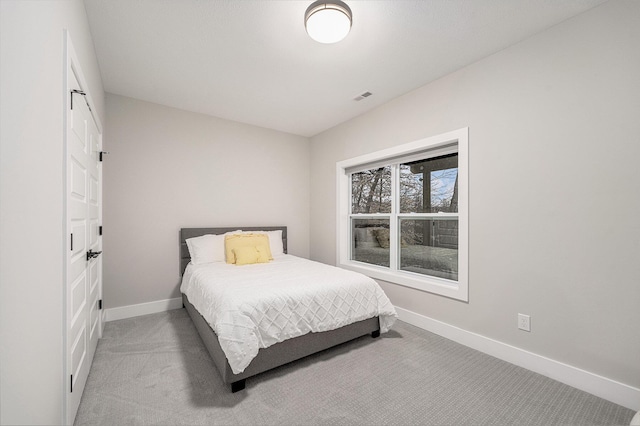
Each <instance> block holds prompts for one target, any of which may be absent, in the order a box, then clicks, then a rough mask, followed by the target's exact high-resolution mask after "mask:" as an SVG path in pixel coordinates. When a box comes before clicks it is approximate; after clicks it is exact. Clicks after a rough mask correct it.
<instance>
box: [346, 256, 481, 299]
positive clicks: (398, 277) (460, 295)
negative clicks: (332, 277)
mask: <svg viewBox="0 0 640 426" xmlns="http://www.w3.org/2000/svg"><path fill="white" fill-rule="evenodd" d="M338 266H340V267H341V268H344V269H349V270H351V271H355V272H360V273H361V274H364V275H367V276H369V277H371V278H374V279H378V280H382V281H386V282H389V283H392V284H398V285H401V286H404V287H410V288H414V289H416V290H421V291H424V292H427V293H433V294H437V295H440V296H445V297H449V298H451V299H456V300H461V301H463V302H468V301H469V296H468V287H467V285H466V284H465V283H460V282H456V281H451V280H447V279H443V278H437V277H430V276H426V275H420V274H415V273H412V272H405V271H391V270H389V269H388V268H385V267H380V266H376V265H369V264H366V263H362V262H354V261H347V262H340V264H339V265H338Z"/></svg>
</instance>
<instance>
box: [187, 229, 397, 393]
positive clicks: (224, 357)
mask: <svg viewBox="0 0 640 426" xmlns="http://www.w3.org/2000/svg"><path fill="white" fill-rule="evenodd" d="M238 230H242V231H244V232H251V231H263V232H268V233H269V234H270V236H271V237H273V235H274V233H275V235H280V233H281V238H282V241H281V243H282V244H281V246H280V250H281V254H279V255H277V256H276V255H274V256H273V257H274V259H273V260H272V261H271V262H269V263H267V264H261V265H248V266H236V265H228V264H226V263H225V262H216V263H205V264H202V263H200V264H198V259H194V262H193V263H190V262H191V256H190V252H189V248H188V247H187V240H190V239H191V240H190V244H192V241H195V238H196V237H201V238H202V237H203V236H207V237H211V236H216V235H217V236H222V235H223V234H226V233H230V232H234V231H238ZM304 262H307V263H304ZM303 270H304V271H307V270H308V271H309V272H311V273H312V274H313V277H315V278H313V277H309V279H308V281H309V283H308V285H309V286H312V285H314V284H313V282H317V281H318V280H319V279H320V278H318V277H322V279H323V280H324V279H325V277H326V283H327V284H326V286H325V285H323V289H321V291H333V290H331V289H335V288H338V287H335V286H337V285H342V284H338V283H337V282H336V283H335V284H334V283H332V282H330V281H331V280H333V279H334V278H335V277H339V279H338V281H341V280H346V281H351V280H355V279H356V277H355V276H353V275H348V274H354V273H352V272H351V271H345V270H342V269H339V268H335V267H332V266H328V265H323V264H319V263H317V262H311V261H308V260H305V259H301V258H296V257H295V256H290V255H288V254H287V228H286V227H284V226H278V227H273V226H272V227H239V228H238V227H224V228H182V229H181V230H180V272H181V275H183V280H182V285H181V292H182V300H183V305H184V307H185V308H186V310H187V312H188V313H189V316H190V317H191V319H192V321H193V323H194V325H195V327H196V329H197V331H198V333H199V335H200V337H201V338H202V341H203V342H204V344H205V346H206V348H207V350H208V351H209V353H210V355H211V358H212V359H213V361H214V364H215V365H216V367H217V369H218V371H219V372H220V376H221V378H222V380H223V382H224V383H225V384H229V385H230V386H231V391H232V392H237V391H240V390H242V389H244V388H245V384H246V379H247V378H249V377H252V376H255V375H256V374H260V373H262V372H264V371H267V370H270V369H273V368H276V367H278V366H281V365H284V364H287V363H289V362H292V361H295V360H298V359H301V358H303V357H306V356H308V355H311V354H313V353H317V352H320V351H323V350H325V349H328V348H331V347H333V346H336V345H339V344H342V343H345V342H347V341H350V340H353V339H355V338H358V337H361V336H364V335H368V334H370V335H371V336H372V337H374V338H375V337H378V336H379V335H380V333H381V331H382V332H384V331H387V330H388V329H389V328H390V327H391V324H393V321H395V318H396V317H397V315H396V313H395V310H394V309H393V306H392V305H391V304H390V302H388V299H387V298H386V295H384V293H383V292H382V290H381V289H380V290H379V291H380V292H382V295H383V296H380V294H379V293H378V292H377V290H375V295H374V296H371V295H370V296H369V298H370V299H371V297H374V298H377V299H376V300H378V302H376V301H375V300H374V301H371V303H363V304H362V305H363V306H364V305H367V307H366V308H365V307H361V308H356V309H357V312H355V313H354V314H353V316H352V317H350V318H349V319H348V320H347V319H344V318H342V317H341V316H339V317H338V318H337V319H334V318H329V317H328V316H327V319H326V323H325V322H319V323H314V321H316V319H313V320H310V321H309V323H310V324H311V323H313V324H311V325H308V327H311V326H313V327H315V328H314V329H312V330H308V329H307V328H305V327H307V320H306V318H305V319H304V321H298V323H300V324H302V325H301V326H299V324H298V325H296V326H295V327H293V328H291V327H289V325H285V326H280V325H279V324H278V326H279V327H282V329H281V330H280V332H281V333H282V334H275V332H274V333H271V332H270V330H271V329H270V328H269V329H267V328H268V327H265V326H263V325H261V324H259V325H255V326H254V325H253V323H251V324H249V322H248V321H249V319H248V318H249V317H251V318H250V319H253V318H255V317H256V316H251V315H250V314H251V313H252V312H253V311H251V310H248V311H247V310H246V309H245V308H246V306H245V305H247V303H248V301H247V302H245V299H244V298H245V297H246V298H247V299H252V302H251V303H257V304H258V305H260V304H261V303H262V302H261V301H260V300H258V301H257V302H256V300H257V299H258V298H259V296H260V292H262V291H271V290H270V287H269V286H276V290H274V291H277V292H281V291H286V292H289V293H284V294H285V299H290V298H293V296H292V294H294V293H296V294H297V293H298V292H301V291H302V290H301V289H302V288H303V286H299V285H296V287H295V288H294V287H291V286H290V285H289V284H287V282H288V281H291V282H293V280H294V279H295V280H300V275H298V274H301V273H303V272H301V271H303ZM238 274H241V277H238ZM344 274H347V275H344ZM245 275H246V276H250V277H251V278H249V281H247V278H246V276H245ZM356 275H359V274H356ZM263 277H266V278H264V282H268V286H266V287H268V288H266V289H264V290H263V287H265V285H264V283H263ZM269 277H275V279H274V280H271V278H269ZM279 277H286V279H284V278H283V279H280V278H279ZM345 277H346V278H345ZM267 278H268V279H267ZM312 278H313V279H312ZM240 279H242V280H240ZM361 279H366V280H370V279H369V278H367V277H364V276H361V277H357V280H358V281H357V283H355V285H356V287H355V288H356V289H357V288H358V287H357V286H358V285H365V284H364V282H362V283H361V282H360V280H361ZM234 280H235V281H234ZM238 280H240V281H238ZM252 280H253V281H252ZM272 281H273V284H272ZM306 281H307V280H305V287H306V285H307V284H306ZM370 281H372V282H373V280H370ZM258 282H259V285H257V284H256V283H258ZM373 283H374V285H375V286H376V287H378V286H377V284H375V282H373ZM323 284H324V282H323ZM315 285H318V284H317V283H316V284H315ZM366 285H369V284H366ZM324 287H326V290H324ZM209 288H222V289H224V292H229V291H234V292H236V291H239V292H240V294H241V296H237V294H236V293H233V297H227V296H226V294H227V293H223V295H222V296H221V295H220V294H217V295H213V296H212V295H210V294H208V293H207V291H209V290H208V289H209ZM345 288H349V290H348V291H350V292H354V294H361V293H362V292H360V293H358V292H356V290H352V289H351V288H350V287H345ZM362 288H364V287H362ZM367 288H368V287H367ZM378 289H379V287H378ZM316 290H317V288H316V289H315V290H314V293H313V295H314V296H313V297H314V298H315V297H316V296H315V295H316V294H317V293H315V291H316ZM335 291H340V292H342V291H343V290H342V288H340V289H339V290H335ZM367 291H369V290H367ZM243 292H244V295H242V294H243ZM229 294H231V293H229ZM270 294H271V293H269V294H267V296H269V297H270ZM240 297H241V298H240ZM296 297H301V298H302V299H301V300H304V303H305V304H306V303H308V300H309V296H304V295H300V294H298V296H296ZM357 297H361V296H357ZM216 298H217V299H216ZM236 299H237V300H240V301H241V304H240V305H238V306H239V307H237V308H235V307H229V306H228V304H227V302H228V301H229V300H236ZM253 299H256V300H253ZM367 300H369V299H367ZM269 303H273V302H269ZM372 303H373V304H375V303H377V304H378V305H379V307H377V308H376V307H372V306H371V305H372ZM301 304H302V302H300V303H298V305H301ZM296 306H297V305H296ZM251 309H254V308H251ZM284 309H288V308H286V307H285V308H284ZM358 309H359V310H358ZM372 309H374V310H376V309H377V310H376V314H371V312H373V310H372ZM310 310H312V309H310ZM340 310H344V309H343V308H340ZM312 311H313V310H312ZM238 312H240V314H239V315H240V318H239V319H238V318H234V319H233V320H232V319H230V315H232V314H233V315H234V316H235V315H238ZM265 312H266V311H265ZM212 315H213V317H212ZM216 315H217V317H216ZM339 315H342V314H341V313H340V314H339ZM349 315H352V314H349ZM298 318H301V317H298ZM238 321H239V322H238ZM322 321H325V320H324V319H322ZM272 322H273V323H278V322H279V319H278V321H275V320H274V321H272ZM271 325H273V324H271ZM252 327H253V328H252ZM214 328H215V329H216V330H217V331H218V333H216V332H215V331H214ZM254 329H255V330H254ZM265 330H266V331H265ZM291 330H293V331H291ZM237 333H240V334H237ZM239 335H240V336H241V337H238V336H239ZM245 339H246V341H245ZM256 345H257V346H256ZM230 360H231V361H230Z"/></svg>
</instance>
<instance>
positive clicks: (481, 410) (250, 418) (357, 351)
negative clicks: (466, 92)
mask: <svg viewBox="0 0 640 426" xmlns="http://www.w3.org/2000/svg"><path fill="white" fill-rule="evenodd" d="M633 415H634V413H633V412H632V411H631V410H628V409H626V408H624V407H621V406H619V405H616V404H613V403H611V402H608V401H605V400H603V399H600V398H598V397H595V396H593V395H590V394H588V393H585V392H582V391H579V390H577V389H574V388H572V387H570V386H567V385H564V384H561V383H559V382H556V381H554V380H551V379H549V378H546V377H544V376H541V375H539V374H536V373H532V372H530V371H528V370H525V369H523V368H520V367H517V366H514V365H512V364H509V363H506V362H504V361H500V360H498V359H496V358H493V357H491V356H488V355H485V354H482V353H480V352H477V351H475V350H473V349H469V348H467V347H465V346H462V345H459V344H457V343H454V342H452V341H450V340H447V339H444V338H442V337H440V336H437V335H435V334H432V333H429V332H427V331H424V330H421V329H419V328H416V327H413V326H411V325H408V324H406V323H403V322H400V321H398V322H397V323H396V325H395V326H394V329H393V330H392V331H391V332H390V333H387V334H386V335H382V337H381V338H378V339H372V338H371V337H368V336H366V337H362V338H360V339H357V340H355V341H352V342H349V343H346V344H344V345H341V346H338V347H336V348H333V349H330V350H328V351H324V352H322V353H320V354H316V355H313V356H311V357H308V358H306V359H303V360H301V361H298V362H295V363H292V364H289V365H286V366H284V367H280V368H278V369H276V370H273V371H270V372H267V373H264V374H262V375H259V376H257V377H254V378H250V379H247V388H246V390H244V391H242V392H239V393H235V394H232V393H230V392H229V389H228V386H224V385H223V384H222V383H221V380H220V378H219V376H218V372H217V370H215V367H214V365H213V363H212V361H211V359H210V358H209V354H208V353H207V351H206V349H205V347H204V345H203V344H202V342H201V341H200V337H199V336H198V334H197V332H196V330H195V328H194V326H193V324H192V323H191V320H190V318H189V316H188V315H187V313H186V311H185V310H184V309H179V310H173V311H169V312H163V313H159V314H153V315H146V316H143V317H137V318H131V319H126V320H121V321H114V322H110V323H107V324H106V327H105V333H104V337H103V339H101V340H100V342H99V344H98V350H97V352H96V355H95V358H94V361H93V366H92V368H91V372H90V374H89V379H88V381H87V385H86V388H85V391H84V395H83V397H82V401H81V403H80V408H79V410H78V414H77V417H76V422H75V424H76V425H94V424H95V425H98V424H100V425H102V424H104V425H138V424H150V425H177V424H189V425H196V424H211V425H216V424H259V425H262V424H291V425H304V424H337V425H350V424H354V425H355V424H366V425H372V424H376V425H377V424H381V425H382V424H389V425H414V424H424V425H430V424H435V425H459V424H474V425H476V424H478V425H480V424H491V425H494V424H495V425H515V424H517V425H534V424H541V425H549V424H562V425H592V424H602V425H628V424H629V422H630V421H631V418H632V417H633Z"/></svg>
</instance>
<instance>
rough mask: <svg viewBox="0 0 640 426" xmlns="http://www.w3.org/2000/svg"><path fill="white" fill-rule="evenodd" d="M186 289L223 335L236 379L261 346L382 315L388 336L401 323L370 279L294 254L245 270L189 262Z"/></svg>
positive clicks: (206, 317)
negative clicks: (395, 323) (397, 320)
mask: <svg viewBox="0 0 640 426" xmlns="http://www.w3.org/2000/svg"><path fill="white" fill-rule="evenodd" d="M180 290H181V291H182V293H184V294H186V295H187V297H188V298H189V301H190V302H191V303H192V304H193V306H195V308H196V309H197V310H198V311H199V312H200V314H201V315H202V316H203V317H204V319H205V320H207V322H208V323H209V325H211V327H212V328H213V330H214V331H215V332H216V334H217V335H218V339H219V341H220V346H221V347H222V350H223V351H224V353H225V354H226V356H227V359H228V360H229V366H230V367H231V370H232V371H233V372H234V373H236V374H238V373H241V372H243V371H244V369H245V368H246V367H247V366H248V365H249V363H250V362H251V360H252V359H253V358H255V356H256V355H257V354H258V349H260V348H267V347H269V346H271V345H273V344H275V343H278V342H281V341H283V340H286V339H289V338H292V337H297V336H302V335H304V334H306V333H309V332H320V331H328V330H334V329H337V328H340V327H342V326H344V325H348V324H351V323H354V322H357V321H361V320H364V319H367V318H372V317H375V316H379V317H380V331H381V332H382V333H385V332H387V331H388V330H389V329H390V328H391V326H392V325H393V323H394V322H395V320H396V318H397V314H396V311H395V309H394V307H393V305H391V302H390V301H389V299H388V298H387V296H386V295H385V294H384V292H383V291H382V289H381V288H380V286H379V285H378V284H377V283H376V282H375V281H374V280H372V279H371V278H369V277H367V276H364V275H362V274H359V273H357V272H352V271H347V270H344V269H340V268H336V267H333V266H329V265H325V264H323V263H318V262H313V261H310V260H306V259H302V258H299V257H295V256H291V255H282V256H278V257H276V259H275V260H273V261H271V262H270V263H265V264H255V265H244V266H236V265H229V264H226V263H220V262H218V263H208V264H204V265H192V264H189V265H188V266H187V269H186V271H185V274H184V276H183V278H182V286H181V287H180Z"/></svg>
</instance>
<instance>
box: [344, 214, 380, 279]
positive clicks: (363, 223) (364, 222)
mask: <svg viewBox="0 0 640 426" xmlns="http://www.w3.org/2000/svg"><path fill="white" fill-rule="evenodd" d="M351 260H357V261H358V262H365V263H370V264H372V265H379V266H386V267H389V219H352V220H351Z"/></svg>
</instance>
